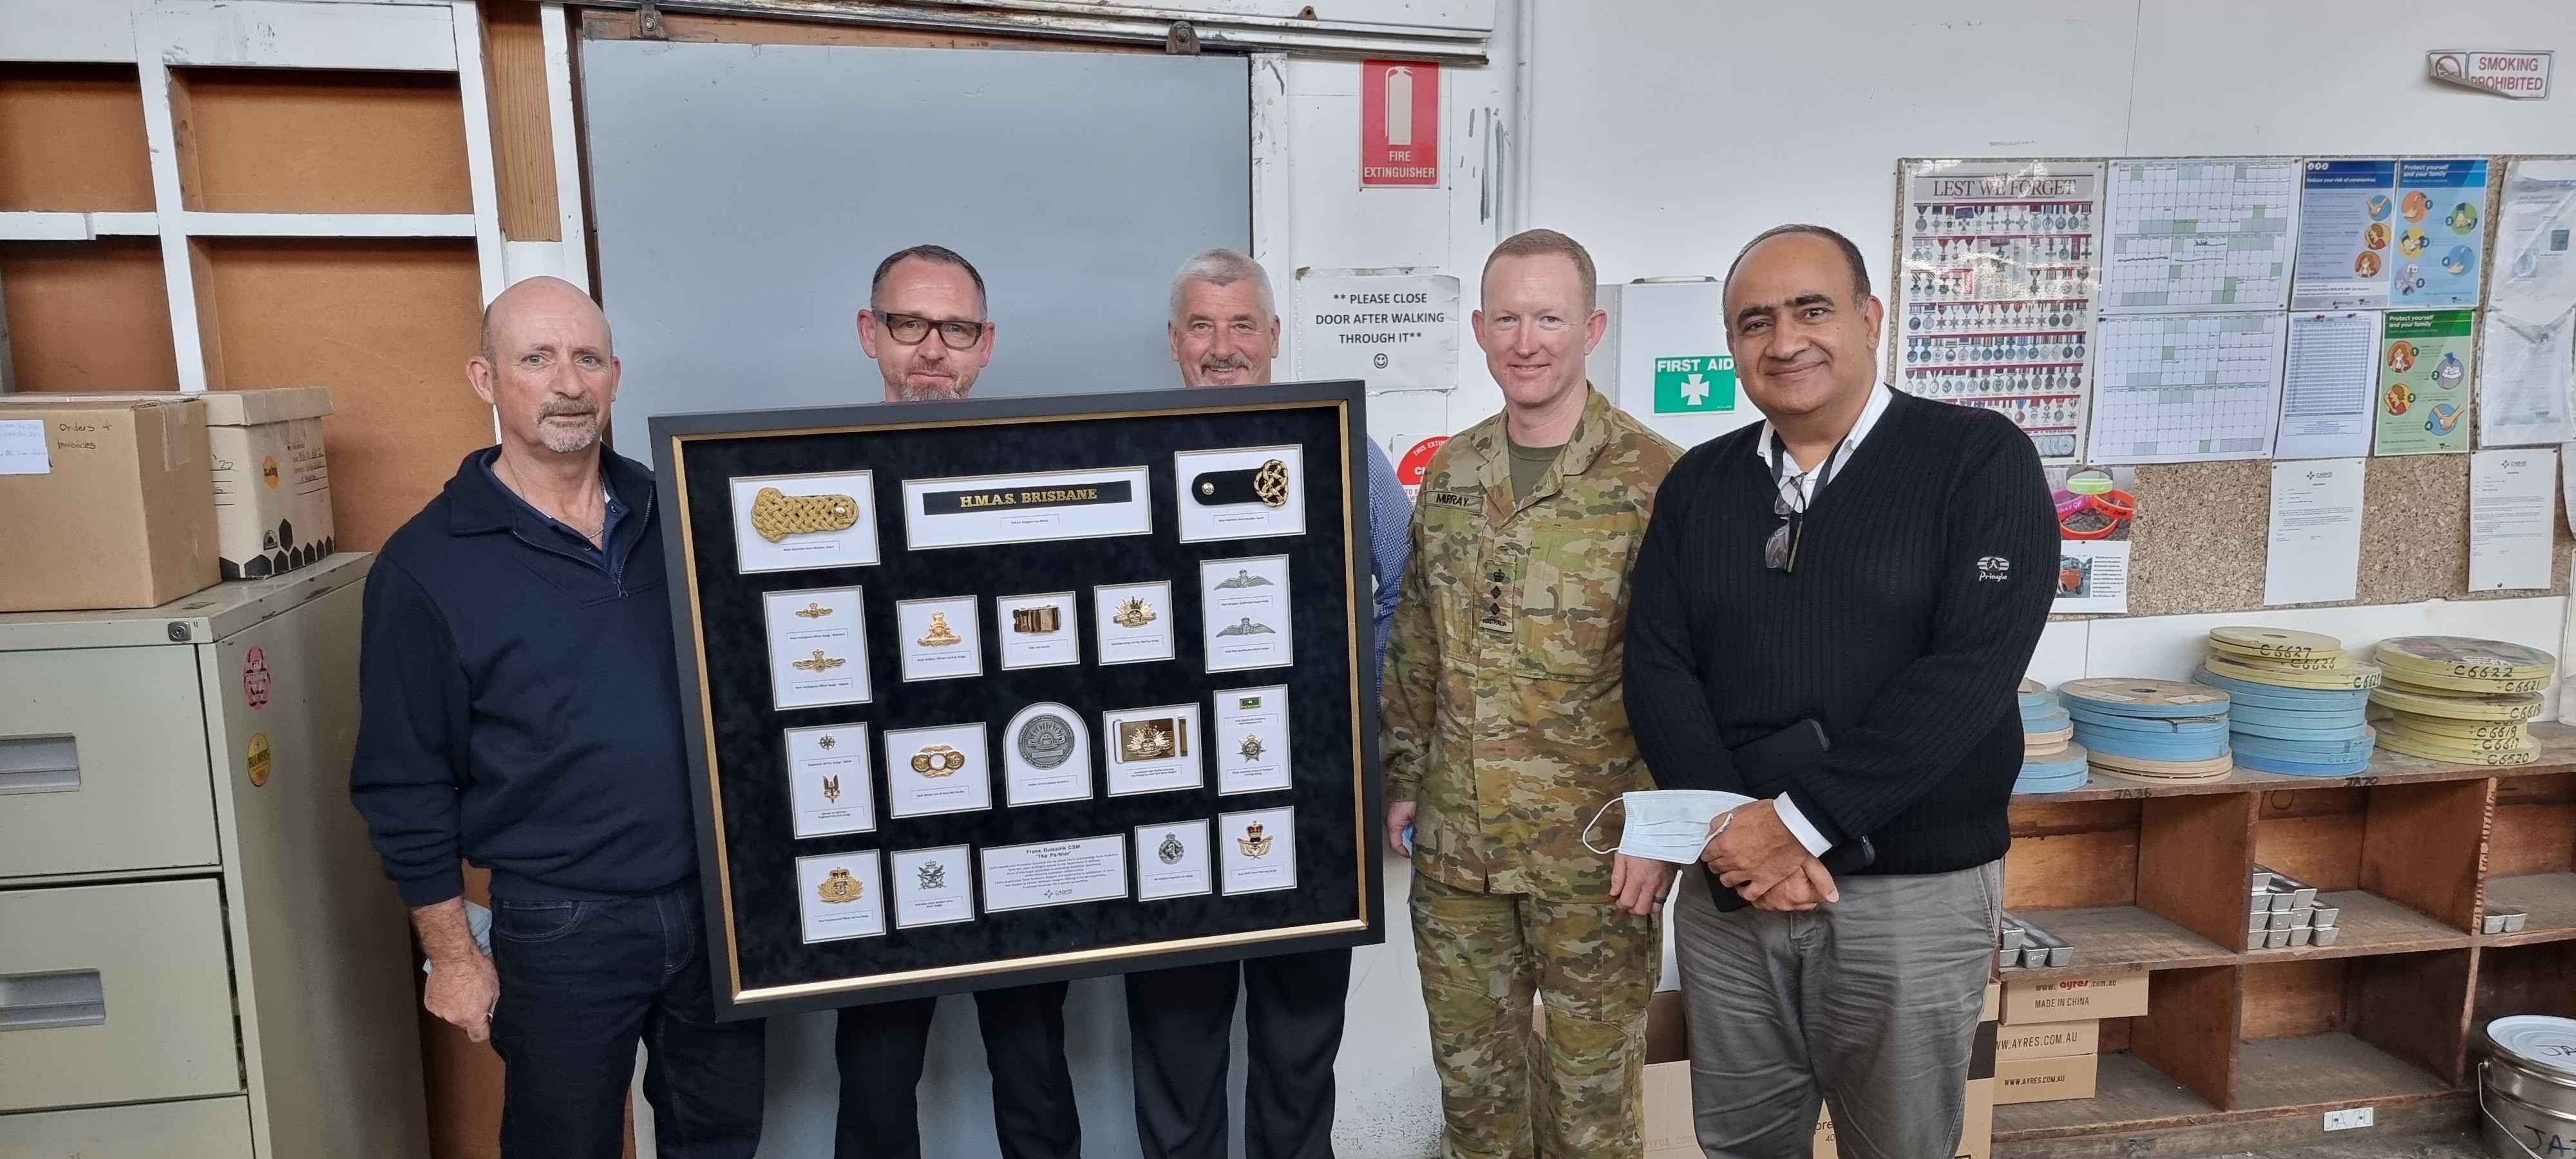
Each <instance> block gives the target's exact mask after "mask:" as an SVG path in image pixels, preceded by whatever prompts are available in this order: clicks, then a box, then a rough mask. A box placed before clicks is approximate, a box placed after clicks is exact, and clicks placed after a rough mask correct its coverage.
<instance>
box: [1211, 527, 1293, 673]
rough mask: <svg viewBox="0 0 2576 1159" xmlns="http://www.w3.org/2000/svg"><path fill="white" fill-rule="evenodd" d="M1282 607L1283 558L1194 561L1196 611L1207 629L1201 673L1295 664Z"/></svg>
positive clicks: (1284, 590) (1285, 586)
mask: <svg viewBox="0 0 2576 1159" xmlns="http://www.w3.org/2000/svg"><path fill="white" fill-rule="evenodd" d="M1288 607H1289V597H1288V557H1287V556H1284V555H1264V556H1256V557H1254V558H1251V559H1210V560H1202V561H1200V563H1199V608H1200V610H1201V618H1202V619H1203V620H1205V622H1206V628H1207V636H1206V644H1207V670H1208V671H1210V672H1235V671H1241V670H1243V669H1248V668H1281V667H1286V666H1288V665H1290V664H1294V663H1296V654H1295V650H1294V647H1293V645H1292V639H1293V637H1294V636H1295V634H1296V633H1295V625H1294V624H1293V623H1292V622H1291V621H1290V618H1289V614H1288Z"/></svg>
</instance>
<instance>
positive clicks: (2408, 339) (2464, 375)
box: [2370, 310, 2477, 455]
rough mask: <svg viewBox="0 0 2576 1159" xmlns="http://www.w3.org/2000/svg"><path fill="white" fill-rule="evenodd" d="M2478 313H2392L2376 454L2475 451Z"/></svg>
mask: <svg viewBox="0 0 2576 1159" xmlns="http://www.w3.org/2000/svg"><path fill="white" fill-rule="evenodd" d="M2476 317H2477V312H2476V311H2474V310H2391V311H2389V312H2388V318H2387V323H2386V325H2385V327H2384V328H2383V329H2382V331H2381V333H2380V338H2379V416H2378V424H2377V428H2376V433H2375V434H2374V436H2373V438H2372V440H2371V447H2370V453H2372V454H2374V455H2423V454H2437V453H2443V452H2454V451H2465V450H2468V449H2469V396H2470V394H2471V392H2472V386H2471V382H2472V380H2473V379H2475V378H2476V367H2475V366H2474V365H2473V364H2472V362H2471V357H2472V355H2473V354H2474V350H2473V348H2472V347H2471V344H2470V343H2471V331H2473V330H2475V329H2476V326H2475V321H2476Z"/></svg>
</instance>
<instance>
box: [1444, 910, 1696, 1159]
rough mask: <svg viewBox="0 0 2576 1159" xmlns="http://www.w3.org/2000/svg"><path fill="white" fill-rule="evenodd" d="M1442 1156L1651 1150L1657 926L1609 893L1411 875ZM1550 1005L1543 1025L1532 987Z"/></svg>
mask: <svg viewBox="0 0 2576 1159" xmlns="http://www.w3.org/2000/svg"><path fill="white" fill-rule="evenodd" d="M1412 908H1413V945H1414V953H1415V956H1416V958H1417V960H1418V961H1419V963H1420V966H1421V970H1422V998H1423V1002H1424V1004H1425V1005H1427V1006H1429V1007H1430V1009H1431V1056H1432V1064H1433V1067H1434V1069H1436V1070H1437V1071H1438V1072H1439V1075H1440V1109H1441V1115H1442V1119H1443V1123H1442V1131H1441V1154H1442V1155H1443V1156H1445V1157H1446V1159H1519V1157H1521V1156H1529V1155H1536V1156H1540V1157H1542V1159H1578V1157H1579V1159H1621V1157H1629V1159H1635V1157H1638V1156H1642V1155H1644V1154H1645V1136H1644V1126H1643V1116H1644V1110H1645V1108H1644V1104H1643V1098H1642V1085H1641V1084H1642V1081H1643V1079H1644V1077H1645V1066H1646V1000H1647V999H1648V998H1650V997H1652V996H1653V994H1654V990H1655V978H1656V975H1657V974H1658V973H1659V972H1660V971H1661V969H1662V964H1663V959H1662V956H1661V955H1662V949H1661V947H1660V946H1659V945H1658V943H1657V938H1658V936H1659V935H1660V933H1661V929H1660V926H1659V924H1658V923H1657V922H1656V921H1655V919H1653V918H1647V917H1639V916H1637V915H1634V914H1630V913H1627V912H1624V911H1622V910H1621V909H1619V907H1618V906H1616V905H1614V904H1612V903H1610V902H1609V901H1607V900H1604V901H1600V902H1557V901H1547V900H1543V899H1540V898H1537V897H1533V896H1531V895H1528V894H1505V893H1477V892H1474V891H1471V890H1464V889H1459V888H1456V887H1454V886H1450V885H1445V884H1442V883H1441V882H1438V881H1435V880H1433V879H1431V878H1430V877H1428V876H1425V875H1423V874H1418V873H1417V874H1415V875H1414V878H1413V898H1412ZM1533 997H1536V998H1537V1000H1538V1001H1539V1002H1541V1003H1543V1004H1544V1005H1545V1006H1546V1007H1547V1029H1546V1033H1545V1035H1544V1036H1543V1037H1542V1036H1541V1035H1539V1034H1538V1033H1536V1032H1535V1031H1534V1029H1533V1028H1532V1026H1531V1010H1530V1006H1531V999H1532V998H1533Z"/></svg>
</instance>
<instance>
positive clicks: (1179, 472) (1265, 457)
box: [1172, 446, 1306, 543]
mask: <svg viewBox="0 0 2576 1159" xmlns="http://www.w3.org/2000/svg"><path fill="white" fill-rule="evenodd" d="M1305 464H1306V459H1305V449H1304V448H1302V447H1295V446H1282V447H1246V448H1244V449H1242V450H1233V451H1181V452H1178V453H1175V454H1174V455H1173V456H1172V479H1173V481H1174V482H1175V483H1176V484H1178V486H1179V488H1180V503H1181V542H1183V543H1204V542H1207V541H1209V540H1216V539H1254V538H1259V537H1262V536H1270V535H1304V534H1306V466H1305Z"/></svg>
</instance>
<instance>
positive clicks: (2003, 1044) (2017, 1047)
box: [1995, 1018, 2102, 1063]
mask: <svg viewBox="0 0 2576 1159" xmlns="http://www.w3.org/2000/svg"><path fill="white" fill-rule="evenodd" d="M2101 1050H2102V1022H2101V1020H2100V1019H2095V1018H2088V1019H2086V1020H2084V1021H2082V1022H2026V1023H2023V1024H2022V1025H2019V1026H2015V1027H2013V1028H2011V1029H2009V1030H2005V1031H2002V1032H2001V1033H1999V1034H1998V1035H1996V1037H1995V1061H1996V1062H1999V1063H2000V1062H2008V1061H2012V1060H2015V1059H2024V1058H2063V1057H2065V1056H2067V1055H2073V1054H2099V1053H2101Z"/></svg>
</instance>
